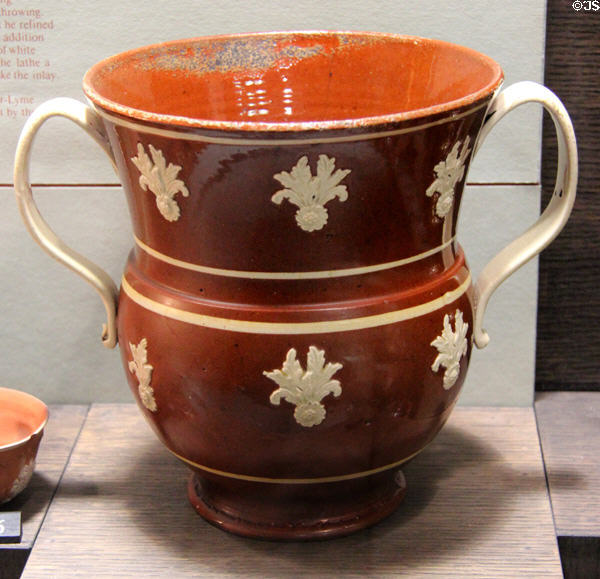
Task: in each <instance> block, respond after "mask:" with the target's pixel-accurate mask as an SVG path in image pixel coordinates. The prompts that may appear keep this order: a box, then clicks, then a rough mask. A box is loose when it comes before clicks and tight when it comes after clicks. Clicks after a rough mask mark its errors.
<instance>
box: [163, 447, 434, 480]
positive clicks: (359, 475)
mask: <svg viewBox="0 0 600 579" xmlns="http://www.w3.org/2000/svg"><path fill="white" fill-rule="evenodd" d="M426 447H427V446H425V447H423V448H422V449H421V450H418V451H417V452H414V453H413V454H411V455H410V456H407V457H405V458H403V459H401V460H397V461H396V462H392V463H390V464H386V465H384V466H380V467H377V468H372V469H370V470H363V471H361V472H353V473H350V474H342V475H339V476H324V477H317V478H268V477H263V476H251V475H246V474H236V473H232V472H226V471H223V470H218V469H216V468H210V467H208V466H204V465H203V464H198V463H197V462H194V461H192V460H189V459H187V458H184V457H183V456H181V455H179V454H177V453H176V452H175V451H173V450H171V449H170V448H169V449H168V450H169V451H170V452H171V453H173V454H174V455H175V456H176V457H177V458H179V459H180V460H182V461H183V462H185V463H187V464H189V465H190V466H193V467H195V468H198V469H200V470H204V471H206V472H209V473H211V474H216V475H219V476H223V477H226V478H233V479H236V480H243V481H247V482H258V483H270V484H280V485H310V484H319V483H333V482H342V481H345V480H352V479H356V478H364V477H366V476H371V475H374V474H378V473H380V472H384V471H386V470H390V469H392V468H395V467H397V466H400V465H402V464H404V463H405V462H408V461H409V460H411V459H412V458H414V457H415V456H417V454H419V453H420V452H421V451H423V450H424V449H425V448H426Z"/></svg>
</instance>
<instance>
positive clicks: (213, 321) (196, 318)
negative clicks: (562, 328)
mask: <svg viewBox="0 0 600 579" xmlns="http://www.w3.org/2000/svg"><path fill="white" fill-rule="evenodd" d="M470 285H471V275H470V274H469V275H468V276H467V279H466V280H465V281H464V282H463V283H461V284H460V285H459V286H458V287H457V288H456V289H453V290H451V291H449V292H446V293H445V294H444V295H442V296H440V297H439V298H436V299H434V300H431V301H429V302H425V303H424V304H419V305H417V306H412V307H409V308H404V309H401V310H396V311H393V312H386V313H383V314H375V315H372V316H363V317H358V318H348V319H341V320H340V319H334V320H326V321H321V322H254V321H249V320H236V319H231V318H219V317H216V316H208V315H206V314H199V313H196V312H188V311H186V310H181V309H179V308H175V307H173V306H169V305H166V304H163V303H160V302H157V301H155V300H152V299H150V298H149V297H146V296H145V295H142V294H141V293H139V292H138V291H136V290H135V289H133V288H132V287H131V285H130V284H129V282H128V281H127V279H125V277H123V278H122V280H121V287H122V289H123V291H124V292H125V294H126V295H127V296H128V297H129V298H130V299H131V300H133V301H134V302H135V303H136V304H138V305H139V306H141V307H143V308H145V309H147V310H149V311H151V312H154V313H155V314H159V315H161V316H165V317H167V318H171V319H173V320H177V321H180V322H185V323H187V324H193V325H196V326H203V327H206V328H213V329H215V330H226V331H229V332H242V333H247V334H276V335H299V334H330V333H334V332H349V331H352V330H362V329H366V328H375V327H377V326H385V325H388V324H394V323H396V322H402V321H404V320H410V319H413V318H417V317H419V316H423V315H425V314H429V313H431V312H434V311H435V310H439V309H440V308H443V307H444V306H446V305H448V304H451V303H452V302H454V301H455V300H457V299H458V298H459V297H460V296H462V295H463V294H464V293H465V292H466V291H467V289H468V288H469V286H470Z"/></svg>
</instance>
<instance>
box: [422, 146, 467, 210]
mask: <svg viewBox="0 0 600 579" xmlns="http://www.w3.org/2000/svg"><path fill="white" fill-rule="evenodd" d="M469 141H470V138H469V137H467V138H466V139H465V142H464V144H462V143H461V142H460V141H457V142H456V143H454V146H453V147H452V149H451V150H450V153H448V156H447V157H446V159H445V160H444V161H440V162H439V163H438V164H437V165H436V166H435V167H434V168H433V170H434V171H435V174H436V177H437V178H436V179H435V181H434V182H433V183H432V184H431V185H429V187H428V188H427V191H426V194H427V197H432V196H433V195H434V194H435V193H439V197H438V198H437V201H436V204H435V213H436V215H437V216H438V217H439V218H440V219H443V218H444V217H446V215H448V213H449V212H450V209H452V203H453V202H454V188H455V187H456V184H457V183H458V182H459V181H460V180H461V179H462V178H463V177H464V175H465V161H466V160H467V157H468V156H469V153H470V152H471V149H469V146H468V145H469ZM461 144H462V149H461V151H460V154H459V153H458V150H459V149H460V148H461Z"/></svg>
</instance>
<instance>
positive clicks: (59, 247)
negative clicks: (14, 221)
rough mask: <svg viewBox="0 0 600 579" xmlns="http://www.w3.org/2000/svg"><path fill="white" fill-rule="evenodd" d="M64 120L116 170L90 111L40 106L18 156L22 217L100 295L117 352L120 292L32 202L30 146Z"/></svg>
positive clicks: (59, 101)
mask: <svg viewBox="0 0 600 579" xmlns="http://www.w3.org/2000/svg"><path fill="white" fill-rule="evenodd" d="M57 116H58V117H64V118H67V119H69V120H71V121H73V122H74V123H75V124H77V125H79V126H80V127H81V128H82V129H84V130H85V131H86V133H88V135H90V136H91V137H92V138H93V139H94V140H95V141H96V142H97V143H98V144H99V145H100V146H101V147H102V149H103V150H104V151H105V152H106V154H107V155H108V157H109V158H110V161H111V163H112V165H113V168H114V167H115V159H114V155H113V152H112V149H111V147H110V144H109V142H108V138H107V136H106V132H105V130H104V126H103V124H102V121H101V119H100V117H99V116H98V115H97V113H95V112H94V111H93V110H92V109H91V108H90V107H88V106H86V105H85V104H83V103H81V102H79V101H77V100H74V99H70V98H56V99H52V100H49V101H47V102H45V103H43V104H41V105H40V106H39V107H38V108H37V109H35V111H34V112H33V113H32V115H31V116H30V117H29V119H28V120H27V123H26V124H25V126H24V127H23V131H22V132H21V136H20V137H19V142H18V144H17V151H16V154H15V166H14V186H15V192H16V194H17V203H18V205H19V211H20V212H21V217H22V218H23V221H24V222H25V225H26V226H27V229H28V230H29V233H30V234H31V236H32V237H33V238H34V239H35V241H36V242H37V243H38V244H39V245H40V246H41V247H42V249H44V251H46V252H47V253H49V254H50V255H51V256H52V257H54V258H55V259H57V260H58V261H59V262H61V263H62V264H64V265H66V266H67V267H68V268H70V269H71V270H73V271H74V272H75V273H77V274H78V275H80V276H81V277H82V278H83V279H85V280H86V281H87V282H88V283H89V284H91V285H92V286H93V287H94V288H95V290H96V291H97V292H98V293H99V294H100V297H101V299H102V303H103V304H104V308H105V309H106V318H107V321H106V324H103V326H102V343H103V344H104V345H105V346H106V347H107V348H114V347H115V345H116V343H117V328H116V316H117V302H118V295H119V294H118V290H117V286H116V285H115V283H114V282H113V280H112V279H111V277H110V276H109V275H108V274H107V273H106V272H105V271H104V270H103V269H102V268H100V267H98V266H97V265H96V264H94V263H92V262H91V261H90V260H88V259H86V258H85V257H84V256H83V255H81V254H79V253H77V252H76V251H74V250H73V249H71V248H70V247H68V246H67V245H66V244H65V243H64V242H63V241H61V240H60V239H59V238H58V236H57V235H56V234H55V233H54V232H53V231H52V229H51V228H50V227H49V225H48V224H47V223H46V221H45V220H44V218H43V217H42V216H41V214H40V212H39V210H38V208H37V206H36V204H35V201H34V199H33V195H32V191H31V184H30V180H29V162H30V157H31V146H32V144H33V141H34V138H35V136H36V134H37V132H38V130H39V129H40V127H41V126H42V125H43V124H44V123H45V122H46V121H47V120H48V119H49V118H51V117H57Z"/></svg>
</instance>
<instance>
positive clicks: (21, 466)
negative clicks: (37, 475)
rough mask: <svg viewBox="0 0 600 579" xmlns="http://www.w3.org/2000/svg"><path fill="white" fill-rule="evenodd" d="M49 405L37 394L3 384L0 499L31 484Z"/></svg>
mask: <svg viewBox="0 0 600 579" xmlns="http://www.w3.org/2000/svg"><path fill="white" fill-rule="evenodd" d="M47 420H48V408H47V407H46V405H45V404H44V403H43V402H41V401H40V400H38V399H37V398H35V397H33V396H31V395H30V394H26V393H25V392H20V391H19V390H11V389H9V388H0V503H3V502H7V501H10V500H11V499H13V498H15V497H16V496H17V495H18V494H19V493H20V492H21V491H23V490H24V489H25V487H26V486H27V485H28V484H29V481H30V479H31V476H32V475H33V471H34V468H35V458H36V455H37V451H38V447H39V444H40V441H41V440H42V434H43V430H44V426H45V425H46V422H47Z"/></svg>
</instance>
